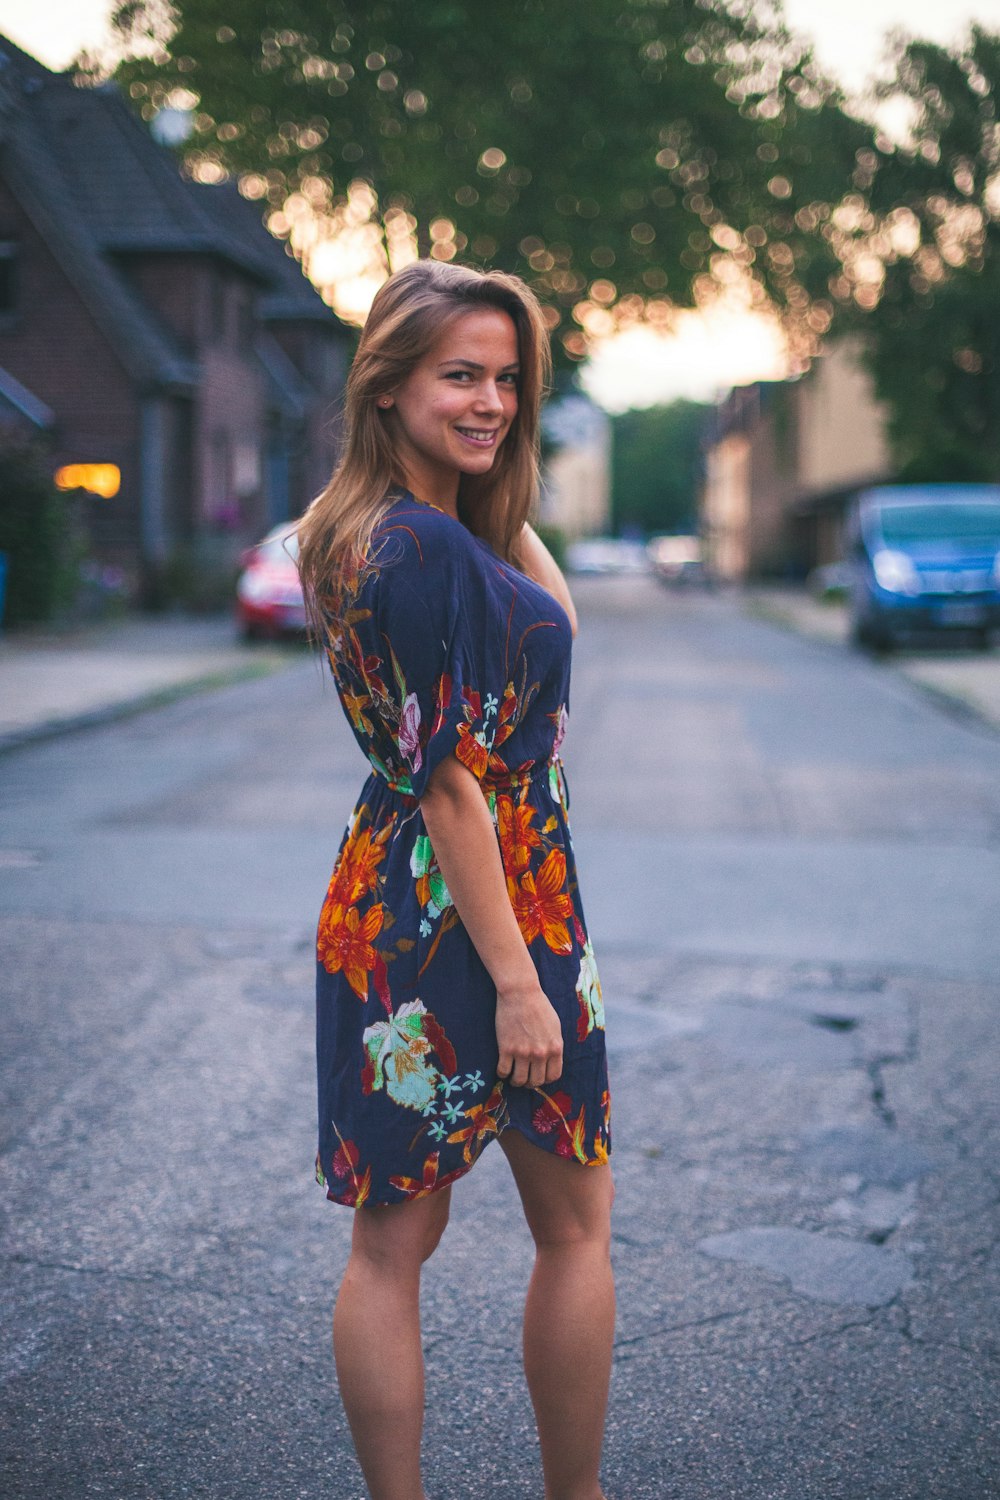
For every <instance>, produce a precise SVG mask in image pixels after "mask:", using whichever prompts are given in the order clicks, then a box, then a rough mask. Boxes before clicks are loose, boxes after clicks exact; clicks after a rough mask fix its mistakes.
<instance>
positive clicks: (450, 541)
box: [300, 261, 614, 1500]
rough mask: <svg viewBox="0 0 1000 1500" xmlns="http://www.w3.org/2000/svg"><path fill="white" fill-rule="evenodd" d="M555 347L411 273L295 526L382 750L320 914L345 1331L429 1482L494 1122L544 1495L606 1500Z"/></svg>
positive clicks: (588, 1015) (605, 1316)
mask: <svg viewBox="0 0 1000 1500" xmlns="http://www.w3.org/2000/svg"><path fill="white" fill-rule="evenodd" d="M547 353H548V349H547V339H546V334H545V325H544V320H543V318H542V313H541V309H540V308H539V306H538V304H537V302H536V301H535V299H534V297H533V296H532V295H531V293H530V292H529V291H528V289H527V288H526V287H525V286H524V285H523V283H521V282H519V281H518V280H517V279H516V278H514V277H511V276H505V275H501V274H500V273H495V272H493V273H481V272H476V271H472V270H469V269H467V268H464V267H461V266H456V265H454V264H451V263H442V262H434V261H422V262H419V263H417V264H414V265H411V266H409V267H406V268H405V269H404V270H402V271H400V272H398V273H397V274H396V275H394V276H393V277H391V278H390V279H389V281H388V282H386V284H385V286H384V287H383V288H382V289H381V291H380V292H379V294H378V296H377V297H376V299H375V302H374V304H373V306H372V311H371V314H370V317H369V320H368V323H367V324H366V326H365V329H364V332H363V334H362V336H361V341H360V344H359V347H358V352H357V355H356V358H355V362H354V367H353V369H352V371H351V375H350V378H349V381H348V390H347V410H346V426H347V433H346V442H345V448H344V456H343V459H342V461H341V464H340V467H339V468H338V470H337V472H336V473H335V474H334V476H333V478H332V479H331V481H330V484H329V486H328V487H327V489H326V490H325V491H324V492H323V494H322V495H321V496H320V497H319V498H318V499H317V501H316V502H315V503H314V505H313V507H312V508H311V510H310V511H309V513H308V514H307V515H306V517H305V518H304V520H303V522H302V523H301V527H300V538H301V548H300V559H301V567H302V575H303V579H304V581H305V586H306V591H307V596H308V597H309V600H310V604H311V608H312V612H313V616H314V619H315V621H316V624H317V630H318V631H319V632H320V633H321V638H322V640H323V642H324V644H325V646H326V648H327V653H328V657H329V662H330V666H331V668H332V671H333V674H334V678H335V680H336V684H337V689H338V692H339V694H340V698H341V702H342V705H343V708H344V711H345V713H346V715H347V717H348V719H349V721H350V723H351V727H352V729H353V731H354V735H355V738H356V739H357V742H358V744H359V746H360V748H361V750H362V752H363V753H364V755H365V757H366V761H367V764H368V767H369V771H370V774H369V775H368V778H367V780H366V781H365V783H364V786H363V788H362V791H361V795H360V797H359V799H358V802H357V804H356V806H355V808H354V811H353V812H352V814H351V816H350V819H349V821H348V828H347V832H346V834H345V835H344V838H343V841H342V843H341V847H340V851H339V854H338V858H337V861H336V864H335V867H334V871H333V875H332V877H331V880H330V885H329V888H328V890H327V894H326V899H325V901H324V903H323V907H322V911H321V913H320V918H319V925H318V932H317V945H316V958H317V964H316V974H317V985H316V1002H317V1015H316V1027H317V1030H316V1036H317V1080H318V1101H319V1142H318V1152H317V1158H316V1171H317V1178H318V1180H319V1182H320V1183H321V1185H322V1186H324V1187H325V1188H326V1190H327V1196H328V1197H329V1198H330V1199H332V1200H333V1201H334V1202H336V1203H342V1204H345V1205H348V1206H350V1207H352V1208H354V1209H356V1210H357V1214H356V1217H355V1223H354V1234H353V1243H352V1250H351V1257H350V1260H349V1262H348V1265H347V1269H346V1271H345V1274H344V1279H343V1282H342V1284H341V1288H340V1293H339V1296H338V1298H337V1305H336V1310H335V1314H334V1351H335V1355H336V1360H337V1372H338V1375H339V1379H340V1389H341V1394H342V1397H343V1400H344V1405H345V1407H346V1410H347V1415H348V1418H349V1421H350V1424H351V1431H352V1434H353V1437H354V1441H355V1445H356V1447H357V1451H358V1457H359V1459H360V1461H361V1465H362V1468H363V1469H364V1472H365V1477H366V1479H367V1482H368V1486H369V1491H370V1494H371V1496H372V1497H373V1500H397V1497H400V1496H404V1495H405V1496H406V1497H407V1500H410V1497H413V1500H419V1497H422V1496H423V1489H422V1486H421V1481H420V1465H419V1454H420V1433H421V1424H422V1416H423V1363H422V1356H421V1347H420V1323H419V1287H420V1267H421V1263H422V1262H423V1261H424V1260H426V1259H427V1257H428V1256H429V1255H430V1254H431V1253H432V1252H433V1250H434V1248H435V1246H436V1245H437V1242H438V1240H439V1239H440V1237H441V1234H442V1233H443V1231H444V1228H445V1225H446V1222H447V1218H448V1211H449V1198H450V1193H451V1188H452V1185H453V1184H454V1183H456V1182H458V1181H459V1180H460V1179H461V1178H462V1177H464V1176H465V1175H466V1173H468V1172H469V1171H471V1170H473V1169H474V1167H475V1164H476V1162H477V1161H478V1159H479V1157H480V1155H481V1154H482V1152H483V1150H484V1149H485V1148H486V1147H487V1145H488V1144H489V1143H490V1142H491V1141H492V1140H494V1139H497V1140H499V1142H500V1145H501V1148H502V1149H503V1151H504V1152H505V1154H506V1156H507V1158H508V1160H509V1162H510V1165H511V1169H512V1171H513V1174H514V1178H515V1181H516V1183H517V1187H518V1189H519V1191H520V1194H521V1197H522V1202H523V1204H524V1208H525V1214H526V1217H527V1219H528V1223H529V1226H530V1229H531V1232H532V1234H533V1235H534V1236H535V1240H536V1245H537V1248H538V1254H537V1257H536V1262H535V1271H534V1274H533V1277H532V1282H531V1287H530V1289H529V1293H528V1302H527V1307H526V1310H525V1335H524V1337H525V1365H526V1373H527V1376H528V1382H529V1387H530V1390H531V1395H532V1398H533V1401H534V1404H535V1411H536V1416H537V1420H538V1428H539V1437H540V1441H541V1449H542V1463H543V1467H544V1470H545V1478H546V1493H548V1494H552V1495H559V1496H561V1497H565V1500H601V1491H600V1485H599V1481H598V1466H599V1461H600V1452H601V1442H602V1433H603V1422H604V1409H605V1404H606V1400H607V1389H608V1376H609V1371H610V1358H611V1339H612V1333H613V1326H614V1293H613V1284H612V1279H611V1267H610V1260H609V1254H608V1252H609V1243H610V1209H611V1196H612V1193H611V1179H610V1172H609V1167H608V1157H609V1153H610V1148H611V1141H610V1100H609V1093H608V1078H607V1063H606V1054H605V1045H604V1009H603V1003H602V1001H601V992H600V983H599V981H598V978H597V969H596V964H595V959H594V953H593V949H592V947H591V944H590V941H589V938H588V936H587V931H586V924H585V919H584V913H583V905H582V902H581V898H580V892H579V886H578V882H577V877H576V866H575V861H574V857H573V846H572V841H571V839H570V833H569V821H568V808H569V801H568V793H567V790H566V781H565V776H564V772H563V768H562V762H561V760H560V756H559V749H560V746H561V744H562V739H563V735H564V733H565V728H566V704H567V698H568V688H569V666H570V652H571V645H572V638H573V635H574V632H575V626H576V617H575V613H574V611H573V604H572V600H571V599H570V596H569V590H568V589H567V587H566V582H565V580H564V579H563V577H562V574H561V573H560V571H559V569H558V568H557V567H556V565H555V563H554V562H553V560H552V558H551V557H550V556H549V554H548V553H547V552H546V550H545V548H544V547H543V546H542V544H541V542H540V541H539V539H538V538H537V536H536V535H535V533H534V532H533V531H532V529H531V527H530V526H529V525H528V524H527V515H528V511H529V508H530V506H531V504H532V502H533V499H534V494H535V486H536V481H537V452H538V413H539V403H540V396H541V391H542V387H543V383H544V378H545V374H546V371H547ZM387 1330H391V1337H388V1336H387ZM390 1422H391V1426H392V1431H393V1443H392V1444H391V1445H387V1444H386V1443H385V1440H384V1434H385V1429H386V1425H387V1424H388V1423H390Z"/></svg>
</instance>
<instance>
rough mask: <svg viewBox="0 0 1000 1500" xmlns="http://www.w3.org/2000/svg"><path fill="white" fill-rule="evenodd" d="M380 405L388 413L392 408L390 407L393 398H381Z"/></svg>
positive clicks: (379, 399)
mask: <svg viewBox="0 0 1000 1500" xmlns="http://www.w3.org/2000/svg"><path fill="white" fill-rule="evenodd" d="M378 404H379V406H380V407H381V408H382V410H383V411H388V410H389V408H390V406H391V405H392V397H391V396H380V397H379V398H378Z"/></svg>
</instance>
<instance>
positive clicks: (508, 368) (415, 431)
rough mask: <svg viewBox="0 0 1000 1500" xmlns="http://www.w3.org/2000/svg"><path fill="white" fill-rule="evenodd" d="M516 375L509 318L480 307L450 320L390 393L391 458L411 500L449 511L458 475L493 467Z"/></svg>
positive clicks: (513, 405)
mask: <svg viewBox="0 0 1000 1500" xmlns="http://www.w3.org/2000/svg"><path fill="white" fill-rule="evenodd" d="M517 376H518V351H517V329H516V328H515V326H514V320H513V318H511V317H510V315H509V314H508V313H505V312H501V311H500V310H499V309H498V308H491V307H484V308H481V309H476V311H474V312H467V313H462V314H461V315H460V316H459V317H457V318H454V319H453V320H452V321H451V322H450V323H449V324H448V325H447V327H446V328H445V329H444V331H443V332H442V333H441V334H440V336H439V337H438V338H437V340H436V341H435V342H434V344H433V345H432V346H431V348H430V349H429V350H428V352H427V354H425V355H424V357H423V359H422V360H420V362H419V363H418V364H417V365H415V366H414V368H413V369H412V370H411V371H410V374H409V375H408V376H407V377H406V379H405V380H404V381H403V382H402V384H400V385H398V386H397V387H396V389H395V390H394V391H391V392H389V393H387V394H388V395H389V396H390V398H391V400H392V403H393V404H392V408H391V409H390V410H389V411H388V412H387V420H388V422H389V424H390V431H391V432H392V437H393V444H394V447H395V450H396V456H397V458H398V460H399V463H400V466H401V468H402V470H403V473H404V474H405V476H406V481H407V484H408V485H409V487H410V489H412V490H413V492H414V494H415V495H417V496H418V497H419V498H420V499H422V500H431V501H434V502H435V503H437V504H441V505H448V506H449V508H450V509H454V507H455V504H456V501H457V497H458V485H459V479H460V477H461V476H462V475H463V474H485V473H486V472H487V471H488V470H489V469H490V468H491V467H492V465H493V460H494V459H495V457H496V454H497V450H498V449H499V447H500V444H501V443H502V442H503V440H504V438H505V437H506V436H507V433H508V432H509V431H510V425H511V423H512V422H513V420H514V418H515V416H516V415H517ZM383 399H384V398H383Z"/></svg>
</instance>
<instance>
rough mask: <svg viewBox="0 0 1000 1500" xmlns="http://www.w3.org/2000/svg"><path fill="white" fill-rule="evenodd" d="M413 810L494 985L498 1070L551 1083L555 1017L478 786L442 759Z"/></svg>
mask: <svg viewBox="0 0 1000 1500" xmlns="http://www.w3.org/2000/svg"><path fill="white" fill-rule="evenodd" d="M420 810H421V812H422V813H423V818H424V824H425V826H426V828H427V833H428V836H429V838H430V841H431V846H432V848H433V850H434V854H435V857H436V859H437V862H438V865H439V866H440V869H441V873H442V875H443V876H444V879H445V884H446V885H447V887H448V891H449V894H450V895H451V898H452V900H453V901H454V903H455V909H456V911H457V912H458V915H459V916H460V917H461V919H462V923H463V925H464V927H465V930H466V931H467V932H468V934H469V937H470V939H471V940H472V944H473V946H474V947H475V949H476V952H477V953H478V954H479V956H480V958H481V959H482V961H483V963H484V964H485V965H486V968H487V970H488V971H489V974H490V977H491V978H492V980H493V983H494V984H495V985H496V989H497V1042H498V1046H499V1051H500V1066H499V1073H500V1076H501V1077H503V1076H506V1075H507V1074H509V1075H510V1076H511V1079H512V1081H513V1082H514V1083H516V1084H522V1083H531V1084H539V1083H544V1082H552V1081H553V1080H554V1079H556V1078H558V1077H559V1075H560V1073H561V1072H562V1034H561V1030H560V1026H559V1018H558V1016H557V1015H556V1012H555V1010H554V1009H553V1007H552V1006H551V1005H550V1003H549V1001H548V1000H547V999H546V997H545V995H544V993H543V991H542V989H541V986H540V984H539V981H538V973H537V971H536V969H535V966H534V963H533V962H532V959H531V955H530V953H529V952H528V949H527V946H526V944H525V942H524V939H523V937H522V936H521V930H520V928H519V927H518V925H517V918H516V916H515V915H514V910H513V907H512V906H511V904H510V898H509V897H508V895H507V882H506V878H505V876H504V869H503V862H502V860H501V858H500V847H499V844H498V843H497V837H496V832H495V829H494V827H493V820H492V818H491V816H490V811H489V808H488V807H487V805H486V800H485V798H484V797H483V793H482V790H481V788H480V786H479V784H478V782H477V781H476V779H475V777H474V776H473V775H472V773H471V772H470V771H468V770H467V769H466V767H465V766H463V765H462V764H461V762H459V761H458V760H456V759H455V758H454V757H449V758H448V760H446V761H444V762H443V763H442V764H441V765H440V766H438V767H437V768H436V770H435V771H434V774H433V775H432V777H431V781H430V785H429V787H428V790H427V791H426V792H425V793H424V795H423V797H422V798H421V801H420Z"/></svg>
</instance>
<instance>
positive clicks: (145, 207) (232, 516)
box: [0, 38, 351, 598]
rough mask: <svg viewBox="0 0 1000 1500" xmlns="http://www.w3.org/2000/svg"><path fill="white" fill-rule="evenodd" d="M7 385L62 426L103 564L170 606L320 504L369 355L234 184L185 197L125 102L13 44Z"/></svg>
mask: <svg viewBox="0 0 1000 1500" xmlns="http://www.w3.org/2000/svg"><path fill="white" fill-rule="evenodd" d="M0 273H2V274H0V367H3V369H4V370H5V371H6V372H8V375H9V377H10V378H11V379H13V380H14V381H16V382H17V383H18V385H19V386H20V387H22V388H24V389H25V390H27V391H29V392H30V393H31V394H32V396H33V397H34V398H35V399H36V400H37V401H38V402H40V403H42V404H43V405H44V407H45V408H46V409H47V410H48V411H49V412H50V413H51V417H52V420H51V423H50V425H49V431H48V452H49V455H50V458H51V462H52V466H53V469H54V471H56V472H57V473H61V472H62V471H65V470H67V469H72V470H73V471H74V472H75V473H80V472H81V466H87V465H102V466H104V467H105V469H107V468H108V467H109V466H110V467H111V468H112V469H114V470H116V471H117V473H118V475H119V484H118V488H117V491H116V492H115V493H114V494H113V495H108V494H107V493H105V494H103V495H100V496H98V495H90V494H84V495H82V496H81V504H82V506H83V509H84V511H85V520H86V527H85V529H86V532H87V534H88V536H89V541H90V546H91V547H92V550H93V552H94V555H95V557H96V558H97V559H98V560H99V561H101V562H104V563H109V564H112V565H114V566H116V567H118V568H120V569H121V570H122V571H123V572H124V574H125V576H126V577H127V579H128V581H129V584H130V591H131V592H132V593H133V595H134V596H135V597H137V598H143V597H146V598H152V597H155V595H156V593H157V590H158V588H159V587H160V586H161V582H162V578H163V576H164V575H165V574H166V573H167V572H168V571H169V569H170V568H171V566H172V565H173V564H174V563H175V561H176V560H177V559H178V558H181V557H183V558H186V559H188V561H189V562H190V561H194V562H202V563H207V564H209V565H215V566H217V567H221V568H224V567H227V566H231V565H232V563H233V562H234V561H235V559H236V557H237V556H238V554H239V552H240V550H241V549H242V548H243V547H245V546H246V545H248V544H249V543H251V542H253V541H256V540H257V539H258V538H259V537H260V535H261V534H262V533H263V532H264V531H265V530H266V529H267V528H268V527H269V526H270V525H273V524H275V523H276V522H278V521H280V520H283V519H285V518H287V517H292V516H295V515H297V514H299V513H300V512H301V511H302V510H303V509H304V507H305V506H306V504H308V502H309V500H310V499H311V498H312V496H313V495H314V494H315V493H316V492H317V491H318V490H319V489H320V488H321V487H322V485H323V483H324V482H325V480H326V478H327V477H328V475H329V473H330V469H331V468H332V465H333V462H334V458H335V456H336V451H337V444H338V432H339V425H338V412H339V405H340V400H341V397H342V392H343V386H344V381H345V378H346V369H347V364H348V360H349V355H350V346H351V339H350V336H349V334H348V331H347V330H346V329H345V328H344V326H343V325H342V324H341V323H340V321H339V320H338V319H337V318H336V316H335V315H334V314H333V312H332V311H331V310H330V309H329V308H328V307H327V306H326V304H325V303H324V302H323V300H322V298H321V297H320V296H319V295H318V293H317V292H316V291H315V289H314V288H313V287H312V286H311V284H310V283H309V282H308V281H307V280H306V278H305V277H304V276H303V275H302V273H301V270H300V269H299V267H298V264H297V263H296V262H295V261H294V259H292V258H291V257H290V255H289V254H288V253H286V249H285V247H284V246H283V245H282V244H281V243H279V242H278V241H277V240H275V239H274V238H273V236H271V235H270V234H269V233H268V231H267V229H266V228H265V227H264V224H263V222H262V219H261V215H260V209H259V207H258V206H256V205H255V204H253V203H250V202H248V201H246V200H245V199H243V198H242V197H241V195H240V193H239V191H238V189H237V188H236V186H235V185H234V184H232V183H225V184H222V185H219V186H206V185H201V184H198V183H194V182H191V181H189V180H188V179H186V178H185V177H184V176H183V175H182V174H181V172H180V170H179V168H178V165H177V162H176V161H175V159H174V157H173V155H172V154H171V152H170V151H169V150H168V149H167V148H166V147H165V146H161V145H159V144H157V142H156V141H154V140H153V138H152V137H151V136H150V134H149V132H148V131H147V130H146V128H145V127H144V126H143V124H142V123H141V122H140V121H139V120H138V119H137V118H136V117H135V116H134V115H133V114H132V112H131V110H130V109H129V108H128V106H127V105H126V104H125V102H124V100H123V99H122V97H121V95H120V93H119V91H118V89H117V88H116V87H115V86H114V85H111V84H106V85H102V86H100V87H97V88H89V87H81V86H78V85H76V84H75V83H74V82H73V80H72V78H71V77H70V76H69V75H64V74H53V73H51V72H49V71H48V70H47V69H46V68H44V67H43V66H42V65H41V64H40V63H37V62H36V61H35V60H34V59H33V58H31V57H29V56H27V54H25V53H23V52H21V51H20V50H19V49H18V48H16V47H14V46H13V44H11V43H10V42H8V41H7V40H6V39H4V38H0Z"/></svg>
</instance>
